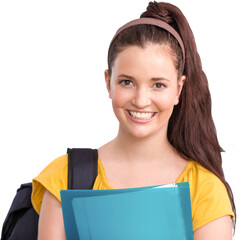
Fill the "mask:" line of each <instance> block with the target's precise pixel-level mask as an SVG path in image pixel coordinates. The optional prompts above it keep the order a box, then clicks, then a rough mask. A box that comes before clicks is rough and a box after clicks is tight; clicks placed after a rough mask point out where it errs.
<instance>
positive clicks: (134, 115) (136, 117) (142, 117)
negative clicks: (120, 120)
mask: <svg viewBox="0 0 246 240" xmlns="http://www.w3.org/2000/svg"><path fill="white" fill-rule="evenodd" d="M127 113H128V116H129V118H130V119H131V120H132V121H134V122H136V123H148V122H151V121H152V120H153V119H154V117H155V115H156V112H139V111H131V110H127Z"/></svg>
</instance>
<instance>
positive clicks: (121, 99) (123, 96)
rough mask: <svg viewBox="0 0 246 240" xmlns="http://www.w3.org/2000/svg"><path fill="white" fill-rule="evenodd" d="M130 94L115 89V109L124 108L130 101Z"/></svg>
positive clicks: (112, 96) (113, 101)
mask: <svg viewBox="0 0 246 240" xmlns="http://www.w3.org/2000/svg"><path fill="white" fill-rule="evenodd" d="M129 98H130V96H129V93H127V91H122V90H121V89H118V88H115V89H114V91H113V92H112V95H111V99H112V104H113V106H114V107H123V106H124V105H125V104H126V103H127V102H128V101H129Z"/></svg>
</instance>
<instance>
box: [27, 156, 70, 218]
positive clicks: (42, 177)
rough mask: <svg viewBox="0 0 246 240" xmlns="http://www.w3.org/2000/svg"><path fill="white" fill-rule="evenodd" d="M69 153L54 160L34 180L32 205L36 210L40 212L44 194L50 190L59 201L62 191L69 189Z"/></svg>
mask: <svg viewBox="0 0 246 240" xmlns="http://www.w3.org/2000/svg"><path fill="white" fill-rule="evenodd" d="M67 172H68V155H67V154H66V155H63V156H61V157H59V158H57V159H55V160H54V161H52V162H51V163H50V164H49V165H48V166H47V167H46V168H45V169H44V170H43V171H42V172H41V173H40V174H39V175H38V176H37V177H36V178H34V179H33V181H32V187H33V190H32V197H31V201H32V205H33V207H34V209H35V211H36V212H37V213H38V214H40V209H41V205H42V200H43V195H44V192H45V190H48V191H49V192H50V193H51V194H53V195H54V196H55V197H56V198H57V199H58V200H59V201H61V198H60V191H61V190H65V189H67Z"/></svg>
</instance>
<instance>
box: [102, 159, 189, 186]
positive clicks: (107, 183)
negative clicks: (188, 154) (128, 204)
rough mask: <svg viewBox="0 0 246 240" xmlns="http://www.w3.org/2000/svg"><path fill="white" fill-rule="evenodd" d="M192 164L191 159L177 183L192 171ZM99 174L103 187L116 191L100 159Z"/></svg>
mask: <svg viewBox="0 0 246 240" xmlns="http://www.w3.org/2000/svg"><path fill="white" fill-rule="evenodd" d="M192 162H193V161H192V160H191V159H189V160H188V161H187V164H186V166H185V168H184V169H183V171H182V172H181V173H180V175H179V176H178V177H177V179H176V181H175V183H178V182H181V179H182V178H183V177H184V175H185V174H187V172H188V170H189V169H190V166H191V164H192ZM99 174H100V177H101V179H102V185H103V187H105V188H106V189H115V188H113V187H112V186H111V185H110V184H109V182H108V179H107V176H106V172H105V168H104V166H103V164H102V161H101V159H100V158H98V175H99Z"/></svg>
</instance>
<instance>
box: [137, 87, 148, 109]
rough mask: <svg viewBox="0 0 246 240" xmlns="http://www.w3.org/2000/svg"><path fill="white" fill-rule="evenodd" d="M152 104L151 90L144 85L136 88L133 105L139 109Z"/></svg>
mask: <svg viewBox="0 0 246 240" xmlns="http://www.w3.org/2000/svg"><path fill="white" fill-rule="evenodd" d="M150 104H151V98H150V92H149V91H148V89H146V88H144V87H142V88H137V89H136V90H135V94H134V96H133V98H132V105H134V106H135V107H137V108H139V109H144V108H145V107H147V106H149V105H150Z"/></svg>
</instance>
